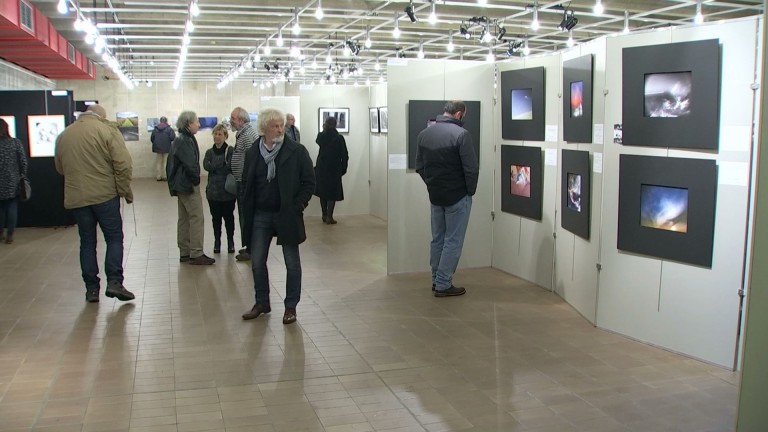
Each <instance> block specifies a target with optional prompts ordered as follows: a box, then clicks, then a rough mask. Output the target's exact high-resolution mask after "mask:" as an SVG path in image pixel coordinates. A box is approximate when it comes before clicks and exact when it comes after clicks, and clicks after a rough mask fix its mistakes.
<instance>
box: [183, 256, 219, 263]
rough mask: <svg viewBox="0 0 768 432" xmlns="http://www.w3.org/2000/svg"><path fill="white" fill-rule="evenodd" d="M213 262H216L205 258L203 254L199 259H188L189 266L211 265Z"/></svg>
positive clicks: (207, 257)
mask: <svg viewBox="0 0 768 432" xmlns="http://www.w3.org/2000/svg"><path fill="white" fill-rule="evenodd" d="M215 262H216V260H215V259H213V258H211V257H209V256H206V255H205V254H202V255H200V256H199V257H195V258H190V259H189V264H190V265H212V264H213V263H215Z"/></svg>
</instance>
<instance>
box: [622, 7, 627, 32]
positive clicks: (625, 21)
mask: <svg viewBox="0 0 768 432" xmlns="http://www.w3.org/2000/svg"><path fill="white" fill-rule="evenodd" d="M622 33H623V34H629V11H624V30H623V31H622Z"/></svg>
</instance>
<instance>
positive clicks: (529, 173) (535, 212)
mask: <svg viewBox="0 0 768 432" xmlns="http://www.w3.org/2000/svg"><path fill="white" fill-rule="evenodd" d="M541 154H542V152H541V147H528V146H514V145H502V146H501V171H500V172H501V173H502V175H501V176H500V177H501V185H500V190H501V211H503V212H505V213H512V214H516V215H518V216H523V217H527V218H530V219H535V220H541V213H542V203H543V196H544V193H543V186H544V185H543V180H544V175H543V172H542V168H543V166H542V156H541Z"/></svg>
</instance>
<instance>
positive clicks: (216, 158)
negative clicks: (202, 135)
mask: <svg viewBox="0 0 768 432" xmlns="http://www.w3.org/2000/svg"><path fill="white" fill-rule="evenodd" d="M232 150H233V149H232V147H231V146H229V145H227V143H224V145H222V146H221V149H218V150H217V149H216V145H215V144H214V145H213V147H211V148H209V149H208V151H206V152H205V157H204V158H203V168H205V170H206V171H208V186H206V188H205V197H206V198H208V201H234V200H235V198H236V197H235V196H234V195H232V194H230V193H229V192H227V191H226V190H225V189H224V184H225V183H226V182H227V175H228V174H229V173H231V172H232V168H231V163H232Z"/></svg>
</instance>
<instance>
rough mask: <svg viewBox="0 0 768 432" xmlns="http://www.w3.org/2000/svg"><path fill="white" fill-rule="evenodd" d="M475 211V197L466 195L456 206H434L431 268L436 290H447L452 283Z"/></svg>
mask: <svg viewBox="0 0 768 432" xmlns="http://www.w3.org/2000/svg"><path fill="white" fill-rule="evenodd" d="M470 210H472V197H471V196H469V195H467V196H465V197H464V198H462V199H460V200H459V202H457V203H456V204H453V205H450V206H447V207H443V206H437V205H434V204H432V212H431V213H432V243H431V244H430V256H429V265H430V267H432V283H433V284H435V290H437V291H444V290H446V289H448V288H450V287H451V285H452V284H453V274H454V273H455V272H456V266H458V265H459V258H461V248H462V247H464V235H465V234H466V232H467V224H469V212H470Z"/></svg>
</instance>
